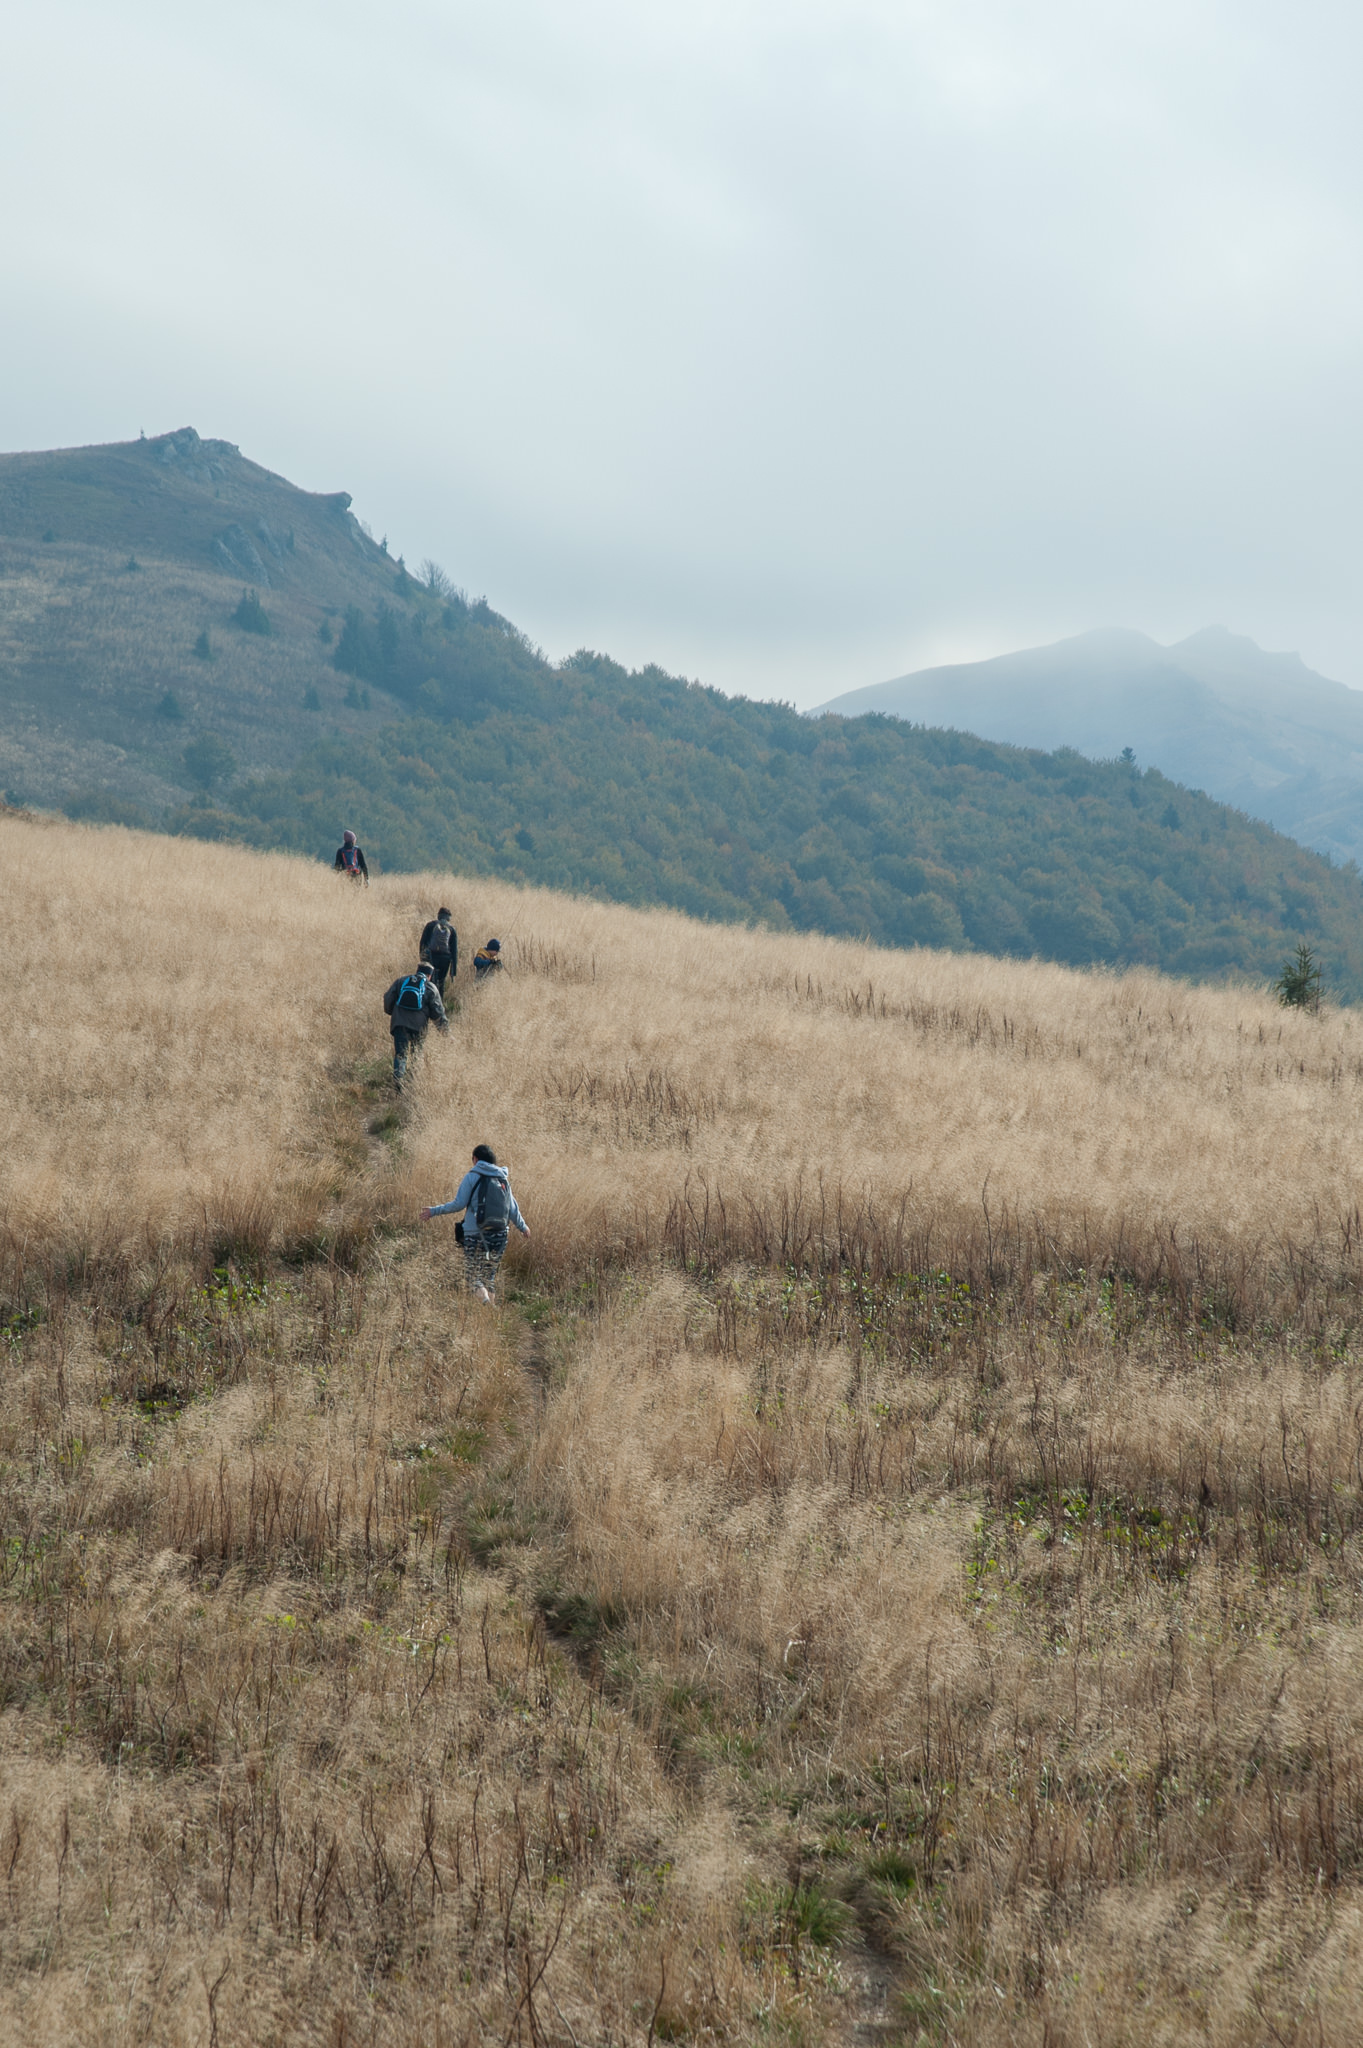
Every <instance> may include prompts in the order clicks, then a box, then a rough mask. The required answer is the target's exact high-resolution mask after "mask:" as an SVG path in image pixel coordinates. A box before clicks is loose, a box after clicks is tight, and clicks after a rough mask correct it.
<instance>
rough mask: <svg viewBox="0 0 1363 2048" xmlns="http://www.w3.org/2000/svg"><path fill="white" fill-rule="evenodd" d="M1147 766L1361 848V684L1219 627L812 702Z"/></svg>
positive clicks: (1049, 653) (1338, 850)
mask: <svg viewBox="0 0 1363 2048" xmlns="http://www.w3.org/2000/svg"><path fill="white" fill-rule="evenodd" d="M871 711H876V712H880V713H883V714H885V715H887V716H890V717H898V718H905V719H909V720H911V721H912V722H915V723H926V724H932V725H947V726H950V727H953V728H955V729H958V730H963V731H969V732H974V733H977V734H979V735H980V737H982V738H986V739H995V740H1002V741H1004V742H1006V743H1008V744H1009V745H1013V746H1038V747H1045V748H1048V749H1054V748H1056V747H1061V746H1072V747H1074V748H1075V749H1076V751H1078V752H1079V753H1082V754H1085V755H1087V756H1089V757H1090V758H1092V759H1104V758H1112V757H1114V756H1116V755H1118V754H1119V753H1120V752H1121V750H1122V748H1123V747H1126V746H1131V747H1132V748H1133V749H1134V751H1135V753H1136V755H1137V757H1138V758H1139V759H1140V760H1141V761H1142V762H1143V763H1146V764H1149V765H1153V766H1155V767H1158V768H1159V769H1160V770H1161V772H1162V773H1164V774H1166V775H1169V776H1171V777H1172V778H1173V779H1174V780H1175V781H1179V782H1182V783H1185V784H1186V785H1188V786H1189V787H1193V788H1199V789H1204V790H1206V792H1207V793H1208V794H1209V795H1210V796H1214V797H1216V798H1217V799H1218V800H1219V801H1221V802H1223V803H1229V804H1233V805H1234V806H1235V807H1236V808H1237V809H1241V810H1244V811H1246V812H1247V813H1248V814H1249V815H1250V816H1252V817H1259V818H1263V819H1264V820H1265V821H1266V822H1267V823H1269V824H1272V825H1274V826H1276V827H1277V829H1278V830H1280V831H1283V832H1286V833H1287V834H1288V835H1289V836H1291V837H1293V838H1297V839H1299V840H1300V841H1301V842H1302V844H1303V845H1309V846H1311V847H1313V848H1314V849H1315V850H1316V851H1317V852H1320V853H1327V854H1329V855H1330V857H1331V858H1332V859H1335V860H1341V861H1347V860H1360V859H1363V691H1358V690H1350V689H1349V688H1348V687H1347V686H1346V685H1345V684H1343V683H1337V682H1334V681H1332V680H1331V679H1330V678H1329V677H1326V676H1321V675H1318V674H1316V673H1315V671H1314V670H1312V669H1309V668H1307V666H1306V664H1305V663H1304V662H1303V661H1302V659H1301V656H1300V655H1299V654H1286V653H1274V652H1270V651H1268V650H1265V649H1263V648H1260V647H1258V646H1257V645H1256V644H1255V642H1254V641H1252V640H1250V639H1248V638H1246V637H1245V636H1244V635H1241V634H1234V633H1230V632H1228V631H1227V630H1226V628H1225V627H1221V626H1210V627H1204V628H1203V629H1202V630H1201V631H1199V632H1197V633H1193V634H1190V635H1188V636H1187V638H1186V639H1183V640H1180V641H1176V642H1174V643H1172V644H1171V645H1169V646H1167V647H1166V646H1162V645H1161V644H1160V643H1159V642H1158V641H1156V640H1153V639H1151V638H1150V637H1149V636H1148V635H1146V634H1143V633H1139V632H1137V631H1135V630H1134V629H1132V628H1129V627H1100V628H1097V629H1095V630H1093V631H1091V632H1088V633H1082V634H1077V635H1075V636H1073V637H1072V638H1070V639H1067V640H1061V641H1057V642H1055V643H1053V644H1051V645H1049V646H1045V647H1036V648H1023V649H1020V650H1018V651H1017V652H1015V653H1012V654H1002V655H994V656H992V657H990V658H989V659H988V660H985V661H979V662H958V663H951V664H944V665H939V666H936V667H932V668H926V669H918V670H914V671H912V672H910V673H909V674H907V675H904V676H898V677H894V678H892V679H891V680H890V681H889V682H885V683H873V684H871V685H869V686H867V687H866V688H863V689H859V690H850V691H846V692H844V693H843V694H842V695H840V696H838V697H835V698H832V699H830V700H829V702H828V703H826V704H824V705H821V706H819V707H818V708H817V709H816V710H815V711H813V712H811V713H810V714H809V716H811V717H819V716H822V715H823V714H825V713H827V712H836V713H837V714H838V715H839V716H844V717H854V716H857V715H859V714H862V713H865V712H871Z"/></svg>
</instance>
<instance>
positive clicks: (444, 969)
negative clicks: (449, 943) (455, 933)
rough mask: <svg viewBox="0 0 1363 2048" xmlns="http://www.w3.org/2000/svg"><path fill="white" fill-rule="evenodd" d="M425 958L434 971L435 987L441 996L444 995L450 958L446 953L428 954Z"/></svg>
mask: <svg viewBox="0 0 1363 2048" xmlns="http://www.w3.org/2000/svg"><path fill="white" fill-rule="evenodd" d="M426 958H427V959H428V960H429V961H430V963H431V965H432V967H433V968H434V969H435V977H434V979H435V985H436V987H437V988H438V989H439V990H440V993H441V995H442V996H443V995H444V993H445V976H446V975H447V974H448V973H449V971H450V956H449V954H448V953H428V954H427V955H426Z"/></svg>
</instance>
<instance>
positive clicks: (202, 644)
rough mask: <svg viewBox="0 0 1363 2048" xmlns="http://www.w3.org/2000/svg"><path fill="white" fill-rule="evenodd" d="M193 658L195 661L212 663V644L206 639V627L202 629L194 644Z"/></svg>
mask: <svg viewBox="0 0 1363 2048" xmlns="http://www.w3.org/2000/svg"><path fill="white" fill-rule="evenodd" d="M194 656H195V659H196V660H197V661H212V660H213V659H214V655H213V642H212V641H211V640H210V639H209V637H208V628H207V626H205V627H204V629H203V631H202V633H200V635H199V637H198V639H197V640H196V641H195V642H194Z"/></svg>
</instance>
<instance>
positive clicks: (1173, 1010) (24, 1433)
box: [0, 815, 1363, 2048]
mask: <svg viewBox="0 0 1363 2048" xmlns="http://www.w3.org/2000/svg"><path fill="white" fill-rule="evenodd" d="M0 864H3V869H4V873H5V877H6V887H5V890H4V892H3V894H0V1066H2V1067H3V1071H4V1073H5V1076H6V1081H7V1086H6V1088H5V1090H4V1092H3V1096H0V1357H3V1362H4V1371H3V1374H0V1516H3V1525H4V1529H5V1542H4V1544H3V1546H0V1780H2V1781H3V1786H4V1803H3V1806H0V1831H2V1839H3V1863H4V1878H5V1881H4V1884H3V1885H2V1886H0V1914H3V1916H4V1925H5V1935H6V1938H5V1940H4V1941H3V1942H0V2036H2V2037H3V2038H4V2039H6V2040H11V2039H12V2040H16V2041H23V2042H28V2043H32V2044H33V2048H48V2044H52V2048H57V2044H61V2048H66V2044H67V2043H71V2042H75V2043H80V2044H89V2048H104V2044H111V2043H115V2042H126V2041H129V2040H140V2041H149V2042H165V2043H166V2044H172V2043H173V2044H179V2043H186V2044H188V2043H194V2042H199V2043H202V2042H204V2041H209V2042H216V2044H217V2048H256V2044H259V2043H261V2042H278V2043H280V2044H286V2043H287V2044H293V2043H298V2044H302V2043H305V2042H306V2043H309V2044H312V2043H317V2044H333V2048H341V2044H346V2043H354V2042H357V2041H363V2042H365V2043H371V2044H373V2048H408V2044H410V2043H412V2042H416V2041H421V2042H441V2041H444V2042H456V2041H498V2042H510V2041H513V2040H514V2039H515V2038H516V2032H517V2028H518V2026H519V2028H520V2030H521V2039H522V2041H524V2042H529V2043H534V2042H539V2043H540V2044H542V2048H549V2044H554V2048H557V2044H560V2043H572V2042H578V2043H583V2044H585V2043H588V2042H605V2041H612V2042H618V2043H622V2044H624V2043H629V2044H638V2048H646V2044H647V2042H648V2038H649V2036H650V2034H652V2037H653V2039H654V2040H655V2041H674V2042H675V2041H693V2042H697V2043H731V2044H739V2043H749V2042H771V2041H773V2040H782V2041H787V2042H792V2043H794V2042H800V2043H804V2044H807V2048H858V2044H861V2048H864V2044H865V2043H866V2042H868V2041H874V2040H888V2041H894V2040H902V2041H905V2042H913V2043H923V2044H927V2043H941V2042H945V2041H959V2042H969V2043H971V2044H972V2048H1062V2044H1079V2043H1084V2042H1094V2043H1098V2042H1104V2043H1108V2042H1111V2043H1114V2044H1120V2048H1143V2044H1146V2043H1152V2044H1153V2043H1161V2044H1163V2043H1169V2042H1191V2041H1205V2040H1206V2039H1207V2038H1208V2034H1209V2015H1210V2016H1211V2018H1212V2024H1211V2028H1210V2035H1211V2038H1212V2039H1213V2040H1215V2041H1216V2042H1218V2043H1227V2044H1232V2043H1233V2044H1242V2043H1243V2044H1248V2043H1258V2042H1260V2041H1262V2040H1265V2039H1267V2040H1273V2041H1276V2042H1302V2043H1304V2042H1306V2041H1309V2042H1311V2043H1313V2044H1316V2043H1320V2044H1325V2048H1346V2044H1350V2043H1352V2042H1353V2041H1355V2040H1357V2039H1358V2038H1359V2034H1360V2015H1363V1947H1361V1946H1360V1944H1359V1941H1358V1939H1357V1935H1358V1931H1359V1928H1360V1925H1363V1876H1361V1875H1360V1873H1363V1789H1361V1788H1363V1688H1360V1686H1359V1685H1358V1684H1357V1682H1356V1675H1357V1673H1358V1671H1359V1669H1360V1666H1363V1469H1361V1466H1360V1449H1359V1418H1360V1413H1363V1409H1361V1407H1360V1404H1361V1403H1363V1344H1361V1343H1360V1334H1359V1321H1358V1302H1359V1298H1360V1291H1361V1290H1363V1242H1361V1241H1360V1233H1359V1228H1358V1209H1357V1189H1358V1185H1359V1181H1360V1177H1361V1176H1363V1116H1360V1115H1359V1114H1358V1112H1359V1110H1360V1108H1363V1100H1361V1097H1363V1016H1360V1015H1358V1014H1357V1013H1355V1012H1351V1011H1346V1012H1336V1013H1333V1014H1326V1015H1324V1016H1321V1017H1310V1016H1304V1015H1300V1014H1285V1013H1284V1012H1283V1011H1282V1010H1281V1009H1279V1008H1278V1007H1277V1006H1276V1005H1274V1004H1273V1003H1272V1002H1271V1001H1269V1000H1268V999H1267V998H1266V997H1265V996H1264V995H1263V994H1262V993H1260V992H1257V991H1254V990H1247V989H1205V988H1203V989H1191V988H1189V987H1187V986H1186V985H1181V984H1178V983H1175V982H1171V981H1169V980H1167V979H1164V978H1162V977H1160V976H1158V975H1156V974H1153V973H1150V972H1148V971H1143V970H1142V971H1136V972H1133V973H1132V974H1130V975H1127V976H1124V977H1117V976H1112V975H1085V974H1079V973H1074V972H1071V971H1068V970H1065V969H1063V968H1059V967H1054V966H1048V965H1043V964H1040V963H1037V962H1008V961H995V960H988V959H983V958H980V957H974V958H970V957H963V956H960V955H952V954H947V953H932V954H929V953H921V952H910V953H906V952H895V951H882V950H877V949H875V948H873V947H869V946H867V945H864V944H860V943H856V942H853V941H849V940H836V939H828V938H822V937H813V936H800V935H795V934H790V933H784V934H777V933H766V932H761V933H755V934H754V935H752V937H751V939H750V940H748V941H747V942H746V943H745V944H744V945H742V946H724V945H718V944H717V943H716V934H715V932H714V930H713V928H712V927H710V926H706V925H703V924H700V923H697V922H694V921H691V920H688V919H686V918H684V917H682V916H680V915H678V914H676V913H672V912H657V911H654V912H642V911H637V910H632V909H626V908H621V907H619V906H614V905H605V904H598V903H589V902H584V901H582V900H581V899H569V898H565V897H561V896H560V897H555V896H553V895H550V894H548V893H546V892H539V891H524V890H517V889H515V888H512V887H511V886H509V885H508V884H507V883H506V882H504V881H501V880H494V879H487V880H483V879H477V878H470V877H467V876H458V875H450V874H449V873H445V872H437V873H432V874H423V875H414V876H394V875H388V876H383V877H380V878H379V879H378V881H377V882H376V884H375V886H374V887H373V888H372V889H370V890H368V891H357V890H355V889H353V888H352V887H351V886H350V885H349V884H347V883H344V882H342V881H340V880H337V879H335V878H333V877H331V876H329V875H328V874H326V873H325V872H324V871H323V870H322V869H320V868H319V867H318V866H317V864H316V863H315V862H312V861H303V860H298V859H294V858H290V857H287V856H281V855H268V854H261V853H258V852H254V851H249V850H246V849H243V848H239V847H232V846H214V845H208V844H195V843H192V842H190V843H186V842H185V841H183V840H180V841H176V840H172V839H170V838H167V837H164V836H152V835H144V834H140V833H133V832H125V831H122V830H120V829H116V828H110V829H104V830H99V829H96V828H94V827H90V826H80V825H75V824H71V823H67V822H65V821H54V820H46V821H36V822H35V821H26V820H23V819H20V818H16V817H14V816H13V815H9V816H0ZM92 873H97V874H98V876H99V878H100V909H101V920H102V921H101V957H100V962H99V976H98V980H97V983H96V988H97V994H98V1003H97V1004H92V1005H90V1006H89V1007H88V1008H82V1007H79V1006H78V1007H76V1009H75V1010H74V1011H73V1012H72V1014H71V1015H70V1016H69V1017H66V1018H64V1019H63V1020H62V1028H61V1029H54V1026H53V1019H52V1013H51V1002H50V989H51V986H52V960H53V956H54V951H55V949H57V948H58V947H61V946H64V945H66V944H67V943H68V942H69V933H70V930H71V926H72V922H73V919H74V918H75V917H76V916H77V915H79V914H80V913H81V912H82V911H83V910H84V909H85V907H86V905H87V903H88V897H89V882H90V876H91V874H92ZM441 897H444V898H445V899H446V900H448V901H451V902H452V903H453V905H454V906H455V908H456V911H457V913H458V916H459V920H460V922H461V925H462V926H463V927H464V929H465V930H466V931H467V930H469V929H470V928H471V929H473V930H482V929H483V928H485V927H488V926H496V927H498V928H500V929H501V930H503V931H505V932H507V933H508V934H509V935H510V934H514V936H513V937H511V939H510V943H509V946H508V954H509V957H510V961H511V969H510V971H509V972H508V973H506V974H505V975H502V976H500V977H498V978H497V979H496V980H494V981H493V982H491V983H489V984H487V985H485V986H484V987H482V988H476V987H470V986H469V983H468V971H467V965H466V966H465V970H464V974H463V976H462V978H461V979H460V980H459V981H457V982H456V985H455V988H454V991H453V998H452V999H453V1001H454V1003H455V1004H456V1005H457V1010H456V1015H455V1019H454V1022H455V1034H454V1035H453V1036H452V1037H451V1038H449V1039H447V1040H436V1041H434V1042H433V1043H431V1044H430V1045H429V1046H428V1047H427V1048H426V1049H425V1051H424V1052H423V1054H422V1056H421V1060H420V1063H419V1065H418V1068H417V1070H416V1071H415V1073H414V1075H413V1077H412V1082H411V1087H410V1092H409V1093H408V1094H407V1095H405V1096H404V1097H403V1099H402V1100H401V1102H397V1101H395V1099H394V1097H393V1096H392V1093H391V1082H390V1080H389V1078H388V1059H387V1050H388V1042H387V1038H386V1034H385V1027H384V1019H383V1017H382V1014H381V1012H380V1009H379V1004H378V996H379V992H380V991H381V989H382V988H383V987H384V985H385V984H386V982H387V981H388V980H389V979H390V977H391V975H392V973H393V972H394V971H395V970H396V969H397V968H398V967H400V966H402V965H403V964H404V963H405V962H406V961H407V960H409V959H410V957H411V952H412V947H413V944H414V941H415V937H416V933H417V931H418V930H419V925H420V920H421V918H422V917H423V915H424V914H425V912H426V911H427V910H428V909H429V908H430V907H431V906H432V905H433V904H434V903H435V902H437V901H438V900H439V899H440V898H441ZM205 933H211V934H212V935H213V939H214V943H213V945H211V946H210V945H206V944H205V943H204V935H205ZM224 963H229V965H228V966H227V967H226V968H225V965H224ZM475 1141H479V1142H484V1143H490V1144H492V1145H493V1146H494V1147H495V1148H496V1149H497V1151H498V1152H499V1154H500V1156H501V1158H502V1159H503V1161H504V1162H505V1163H506V1164H507V1165H508V1167H509V1169H510V1172H511V1174H512V1177H513V1180H514V1184H515V1188H516V1191H517V1195H518V1198H519V1200H520V1202H521V1204H522V1205H523V1207H524V1210H525V1214H526V1217H527V1219H528V1221H529V1224H530V1227H531V1233H532V1234H531V1236H530V1238H529V1239H528V1240H522V1239H519V1238H517V1239H514V1240H513V1245H512V1249H511V1251H510V1253H509V1255H508V1258H507V1262H506V1264H505V1266H504V1267H503V1269H502V1275H501V1279H500V1281H499V1288H498V1292H499V1295H500V1301H499V1304H498V1306H496V1307H489V1306H483V1305H479V1304H478V1303H476V1302H475V1301H474V1300H473V1299H472V1298H471V1297H470V1295H469V1294H468V1293H467V1291H466V1290H464V1289H463V1287H462V1286H461V1284H460V1264H459V1259H458V1254H457V1252H456V1249H455V1246H454V1244H453V1241H452V1234H451V1228H450V1219H448V1218H446V1219H443V1220H441V1219H436V1220H433V1221H432V1222H430V1223H428V1224H423V1223H421V1222H420V1221H419V1220H418V1211H419V1209H420V1208H421V1207H422V1206H424V1205H426V1204H428V1203H429V1202H431V1201H432V1199H439V1198H443V1197H446V1196H448V1195H450V1194H451V1193H452V1192H453V1189H454V1185H455V1182H456V1177H457V1175H458V1173H459V1170H460V1168H461V1167H462V1165H463V1163H464V1161H465V1160H466V1159H467V1157H468V1155H469V1150H470V1147H471V1145H472V1144H473V1143H474V1142H475ZM1303 2014H1305V2015H1306V2016H1307V2025H1306V2027H1305V2029H1303V2026H1302V2024H1301V2022H1302V2015H1303Z"/></svg>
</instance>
